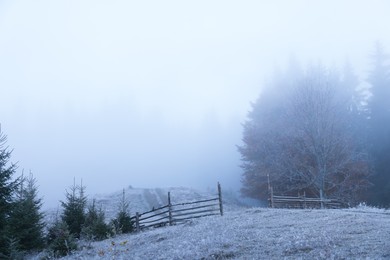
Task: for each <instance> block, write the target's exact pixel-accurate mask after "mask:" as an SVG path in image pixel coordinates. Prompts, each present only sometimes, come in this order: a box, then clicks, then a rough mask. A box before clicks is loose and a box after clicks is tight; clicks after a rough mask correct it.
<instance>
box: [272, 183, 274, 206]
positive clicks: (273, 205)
mask: <svg viewBox="0 0 390 260" xmlns="http://www.w3.org/2000/svg"><path fill="white" fill-rule="evenodd" d="M273 207H274V188H272V187H271V208H273Z"/></svg>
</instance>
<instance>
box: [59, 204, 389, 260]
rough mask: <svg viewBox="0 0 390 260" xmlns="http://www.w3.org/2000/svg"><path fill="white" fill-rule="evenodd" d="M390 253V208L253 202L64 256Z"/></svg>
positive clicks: (369, 255) (232, 256) (378, 255)
mask: <svg viewBox="0 0 390 260" xmlns="http://www.w3.org/2000/svg"><path fill="white" fill-rule="evenodd" d="M259 258H263V259H280V258H282V259H283V258H284V259H296V258H303V259H334V258H336V259H338V258H349V259H350V258H355V259H356V258H373V259H386V258H387V259H388V258H390V212H389V211H387V210H383V209H373V208H369V207H361V206H360V207H357V208H352V209H345V210H289V209H266V208H253V209H245V208H242V209H240V210H228V211H227V212H226V214H225V215H224V216H223V217H221V216H215V217H206V218H203V219H196V220H193V221H190V222H188V223H186V224H183V225H178V226H172V227H169V226H168V227H163V228H158V229H151V230H148V231H144V232H141V233H139V234H130V235H122V236H118V237H115V238H113V239H108V240H104V241H100V242H93V243H90V244H85V246H84V248H83V249H81V250H80V251H77V252H74V254H73V255H70V256H67V257H65V258H64V259H259Z"/></svg>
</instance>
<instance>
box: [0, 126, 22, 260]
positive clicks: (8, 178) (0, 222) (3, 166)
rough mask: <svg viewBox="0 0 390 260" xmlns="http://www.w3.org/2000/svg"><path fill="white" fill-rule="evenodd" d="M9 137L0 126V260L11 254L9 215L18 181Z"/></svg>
mask: <svg viewBox="0 0 390 260" xmlns="http://www.w3.org/2000/svg"><path fill="white" fill-rule="evenodd" d="M6 142H7V136H6V135H4V134H3V132H2V131H1V126H0V259H3V258H4V259H5V258H6V257H8V256H9V254H10V244H9V243H10V241H11V240H10V236H9V229H8V228H9V214H10V212H11V208H12V195H13V192H14V191H15V190H16V188H17V183H18V180H12V177H13V175H14V173H15V171H16V165H15V164H12V163H9V159H10V157H11V151H10V150H8V147H7V146H6Z"/></svg>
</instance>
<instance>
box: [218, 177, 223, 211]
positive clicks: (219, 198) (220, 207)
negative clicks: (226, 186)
mask: <svg viewBox="0 0 390 260" xmlns="http://www.w3.org/2000/svg"><path fill="white" fill-rule="evenodd" d="M218 200H219V212H220V213H221V216H223V205H222V191H221V184H220V183H219V182H218Z"/></svg>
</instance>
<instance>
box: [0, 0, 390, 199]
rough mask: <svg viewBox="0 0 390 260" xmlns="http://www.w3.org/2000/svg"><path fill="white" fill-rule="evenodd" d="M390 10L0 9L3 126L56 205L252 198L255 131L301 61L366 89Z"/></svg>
mask: <svg viewBox="0 0 390 260" xmlns="http://www.w3.org/2000/svg"><path fill="white" fill-rule="evenodd" d="M389 11H390V1H386V0H383V1H375V0H370V1H368V0H367V1H357V0H354V1H352V0H351V1H336V0H334V1H330V0H328V1H288V0H285V1H245V0H244V1H226V0H224V1H199V0H198V1H182V0H178V1H127V0H126V1H125V0H123V1H122V0H117V1H111V0H110V1H108V0H107V1H99V0H93V1H92V0H91V1H80V0H77V1H71V0H66V1H53V0H46V1H39V0H37V1H11V0H10V1H6V0H2V1H0V123H1V125H2V130H3V131H4V132H5V133H6V134H7V135H8V145H9V146H10V147H11V148H13V149H14V151H13V156H12V161H14V162H15V161H18V165H19V169H18V175H19V174H20V173H21V170H22V169H25V171H29V170H31V171H32V172H33V173H34V175H35V177H36V178H37V180H38V184H39V186H40V192H41V195H42V196H44V200H45V203H46V205H50V206H53V205H54V206H55V205H57V204H58V200H60V199H63V198H64V193H65V188H67V187H69V186H70V185H71V184H72V182H73V177H76V180H77V181H79V180H80V179H83V182H84V184H85V185H86V186H87V193H88V194H90V195H91V196H92V195H93V194H95V193H106V192H112V191H117V190H119V189H121V188H123V187H127V186H129V185H132V186H135V187H159V186H164V187H167V186H187V187H194V188H205V187H213V188H214V186H215V185H216V182H217V181H218V180H219V181H221V182H222V185H223V186H222V187H225V188H232V189H235V190H237V189H239V187H240V174H241V170H240V168H239V166H238V165H239V164H240V160H239V158H240V156H239V154H238V152H237V149H236V145H237V144H240V142H241V141H240V139H241V132H242V129H241V123H242V122H244V120H245V118H246V113H247V111H248V109H250V102H251V101H254V100H256V98H257V97H258V95H259V94H260V92H261V88H262V86H263V85H264V82H265V79H266V78H267V77H268V76H270V75H272V73H273V71H274V69H275V67H284V66H285V65H286V64H287V62H288V60H289V59H290V57H291V56H295V57H296V58H297V59H298V60H300V61H301V62H302V63H303V64H305V63H308V62H310V61H317V60H319V59H320V60H322V61H323V62H324V63H325V64H327V65H329V66H333V65H337V66H339V65H343V63H344V62H345V61H346V60H347V59H348V60H349V62H350V63H351V64H352V66H354V68H355V69H356V72H357V73H359V74H360V76H361V77H362V78H363V79H364V75H365V74H366V73H367V71H368V65H369V54H370V52H372V50H373V47H374V43H375V41H377V40H379V41H381V42H382V43H383V45H384V46H385V47H387V49H388V50H390V32H389V24H390V16H389Z"/></svg>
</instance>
